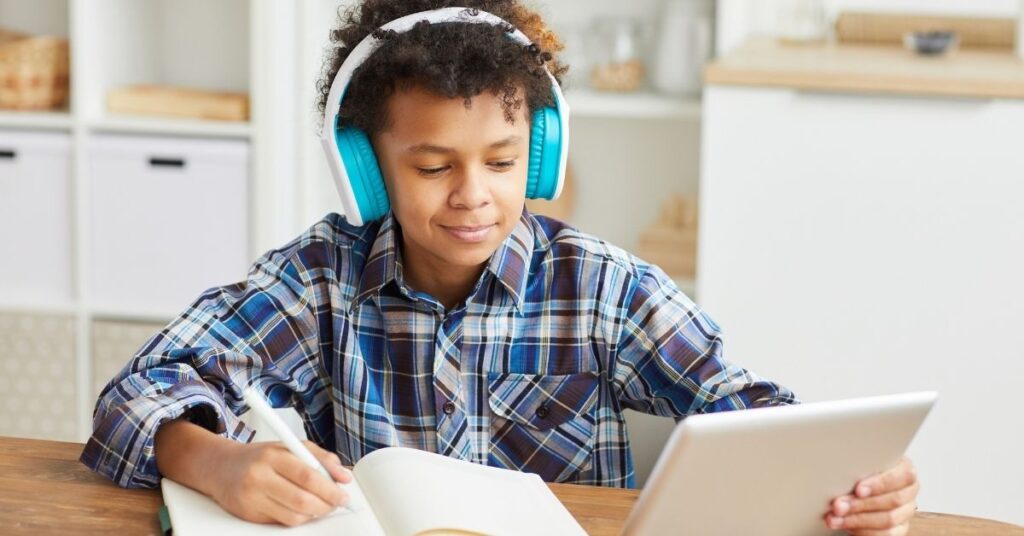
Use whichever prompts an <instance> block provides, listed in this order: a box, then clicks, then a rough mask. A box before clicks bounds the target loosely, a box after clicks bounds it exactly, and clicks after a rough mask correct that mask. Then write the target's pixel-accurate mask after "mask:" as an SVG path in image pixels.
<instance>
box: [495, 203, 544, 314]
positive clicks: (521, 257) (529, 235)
mask: <svg viewBox="0 0 1024 536" xmlns="http://www.w3.org/2000/svg"><path fill="white" fill-rule="evenodd" d="M533 221H534V220H533V216H531V215H530V213H529V212H527V211H526V209H523V213H522V215H521V216H520V217H519V222H518V223H516V226H515V227H513V228H512V233H511V234H509V235H508V238H506V239H505V241H504V242H502V243H501V246H499V247H498V250H497V251H495V252H494V255H492V256H491V261H490V263H488V265H487V270H486V271H487V272H490V273H492V274H494V277H495V278H497V280H498V282H500V283H501V284H502V286H504V287H505V290H506V291H507V292H508V293H509V295H510V296H511V297H512V301H513V302H514V303H515V306H516V309H517V310H518V311H519V312H522V310H523V300H524V299H525V296H526V283H527V278H528V276H529V275H530V258H531V257H532V256H533V249H534V232H533Z"/></svg>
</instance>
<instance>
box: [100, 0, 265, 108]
mask: <svg viewBox="0 0 1024 536" xmlns="http://www.w3.org/2000/svg"><path fill="white" fill-rule="evenodd" d="M90 1H91V2H92V4H93V6H94V8H95V10H96V11H97V16H95V17H92V18H90V19H89V25H90V26H89V28H88V29H87V30H86V31H87V32H88V33H89V34H93V35H95V36H96V37H97V38H96V40H95V41H94V42H91V43H88V46H87V52H86V54H85V60H84V61H85V62H86V63H87V64H88V66H89V67H90V69H91V71H92V72H91V73H90V78H89V79H88V82H87V84H86V85H87V87H86V91H85V99H84V102H83V103H82V104H83V106H84V107H85V114H86V118H87V119H89V120H97V119H103V118H105V117H106V116H107V113H106V97H107V92H108V91H110V90H111V89H114V88H121V87H124V86H129V85H137V84H144V85H156V86H167V87H176V88H191V89H200V90H213V91H232V92H249V91H250V73H249V59H250V58H249V55H250V46H249V22H250V3H249V1H248V0H218V1H216V2H209V1H208V0H149V1H145V2H142V1H139V0H90ZM140 117H149V116H140ZM106 123H107V121H106V120H104V121H102V123H101V124H106ZM115 124H118V123H117V122H115Z"/></svg>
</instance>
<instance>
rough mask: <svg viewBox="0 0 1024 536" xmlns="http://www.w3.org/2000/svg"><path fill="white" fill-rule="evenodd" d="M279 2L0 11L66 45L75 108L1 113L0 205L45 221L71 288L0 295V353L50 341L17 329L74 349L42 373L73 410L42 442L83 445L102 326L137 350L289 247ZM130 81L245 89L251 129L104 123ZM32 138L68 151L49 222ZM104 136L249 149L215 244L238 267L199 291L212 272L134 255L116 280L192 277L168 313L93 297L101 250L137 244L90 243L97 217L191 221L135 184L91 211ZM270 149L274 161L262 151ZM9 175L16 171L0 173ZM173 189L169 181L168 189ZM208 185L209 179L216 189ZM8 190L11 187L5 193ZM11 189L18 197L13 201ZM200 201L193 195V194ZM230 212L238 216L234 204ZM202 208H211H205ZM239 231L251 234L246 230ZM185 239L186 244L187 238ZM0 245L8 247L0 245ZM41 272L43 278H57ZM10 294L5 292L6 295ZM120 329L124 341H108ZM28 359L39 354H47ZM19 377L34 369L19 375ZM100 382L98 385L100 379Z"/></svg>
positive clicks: (2, 428)
mask: <svg viewBox="0 0 1024 536" xmlns="http://www.w3.org/2000/svg"><path fill="white" fill-rule="evenodd" d="M275 4H279V3H278V2H273V0H218V2H214V3H210V2H207V1H205V0H148V1H145V2H142V1H138V0H33V1H32V2H25V1H24V0H0V27H3V28H6V29H13V30H16V31H21V32H25V33H29V34H35V35H59V36H63V37H68V38H69V41H70V51H71V72H72V78H71V100H70V102H69V103H68V105H67V106H66V108H65V109H64V110H57V111H52V112H36V111H32V112H22V111H11V110H0V136H2V139H4V140H5V141H7V142H9V143H10V144H11V145H12V147H13V149H14V150H13V152H14V154H15V155H16V156H15V157H13V158H9V159H6V160H5V161H0V195H4V192H7V194H8V195H12V193H11V192H12V191H13V192H15V193H17V195H20V196H22V197H21V198H19V201H24V202H25V203H26V207H28V208H27V210H28V211H29V213H32V212H37V213H39V214H41V215H42V218H41V221H47V222H52V225H51V227H53V228H54V230H55V232H56V231H59V232H60V233H62V234H63V238H61V239H59V243H61V244H63V249H62V251H63V254H64V255H65V256H66V259H65V260H63V261H59V262H58V263H57V264H60V266H59V267H57V268H59V270H57V272H59V273H62V274H65V275H61V276H59V277H61V278H65V277H66V278H68V279H67V280H66V284H65V283H62V284H60V285H57V287H59V288H61V289H63V288H67V289H68V290H67V291H64V290H61V291H60V292H59V294H60V295H59V296H57V295H53V296H50V295H47V296H45V297H44V296H42V295H41V294H33V293H27V294H25V295H21V293H16V294H11V293H6V295H4V294H5V293H3V292H0V317H2V318H3V319H6V324H5V325H6V326H8V328H7V330H6V331H4V333H3V337H0V348H6V347H5V346H4V345H5V344H8V343H10V344H15V345H16V346H18V347H24V345H25V344H28V343H25V342H18V341H35V340H43V339H40V337H42V338H45V337H46V335H45V333H41V332H39V331H38V330H36V331H33V332H25V333H24V334H23V335H24V336H22V335H19V334H18V333H17V331H16V330H17V329H19V328H18V327H19V326H36V325H44V326H45V325H48V324H46V322H49V321H50V320H54V321H59V322H70V324H69V325H70V326H71V329H70V336H71V340H70V342H68V341H65V342H68V346H67V347H68V348H70V349H71V354H70V355H69V356H68V359H70V360H71V362H72V363H73V366H71V367H67V366H62V367H60V370H58V371H54V372H53V373H52V376H53V378H50V379H48V380H47V381H49V382H50V383H53V382H59V384H61V385H62V386H63V387H62V389H66V390H67V391H68V393H70V394H69V395H68V397H66V398H65V400H67V401H70V405H69V406H67V407H64V408H63V411H65V412H71V414H72V415H73V418H72V421H73V426H72V427H71V428H67V427H58V428H54V427H52V426H49V425H48V426H47V428H46V429H45V430H44V429H42V428H40V429H38V430H36V432H38V433H39V434H42V435H45V436H46V437H50V438H54V439H65V440H76V441H83V440H85V439H86V438H87V437H88V433H89V431H90V430H91V412H92V408H93V405H94V403H95V397H96V394H97V392H96V389H95V388H96V386H97V385H99V384H100V383H99V382H101V381H105V380H106V379H108V378H109V374H110V373H111V371H110V365H109V363H110V359H111V357H110V356H103V357H102V359H101V358H100V357H98V356H97V355H96V349H95V348H94V346H95V344H94V342H95V340H94V339H95V336H94V334H95V333H96V330H97V326H100V325H101V324H102V325H103V326H104V329H106V332H105V333H108V338H109V333H122V332H123V333H128V334H131V335H130V336H129V337H128V338H129V339H131V340H126V341H125V342H124V344H123V345H122V346H121V347H120V348H122V349H123V348H127V347H132V346H134V348H138V347H139V346H140V345H141V344H142V342H144V339H143V340H135V339H138V338H139V334H140V333H142V332H143V331H147V330H148V333H150V334H152V333H153V332H155V331H156V329H157V328H158V327H159V326H161V325H163V324H165V323H166V322H167V321H169V320H170V319H171V318H173V317H174V316H175V315H176V314H177V313H178V312H179V310H180V309H181V308H184V307H185V306H186V305H187V304H188V303H189V302H190V301H191V300H192V299H194V298H195V296H196V295H198V293H199V292H200V291H202V290H203V289H204V288H207V287H209V286H214V285H219V284H225V283H230V282H233V281H237V280H241V279H244V277H245V274H246V270H247V268H248V265H249V263H250V262H251V260H252V259H253V258H255V256H256V255H257V254H258V253H259V252H262V251H263V250H265V249H267V248H269V247H271V245H277V242H278V241H279V240H280V237H281V236H289V235H291V234H292V233H293V232H294V231H295V225H294V222H293V221H292V219H291V215H292V212H291V211H290V210H289V209H287V208H282V207H280V206H279V203H280V200H282V199H283V200H284V201H286V202H287V201H288V200H290V199H291V198H292V197H293V196H288V195H281V193H280V192H281V185H282V184H287V183H288V182H289V181H291V180H292V178H293V175H294V173H293V172H292V171H291V170H288V169H285V168H284V167H282V166H281V165H280V162H281V161H282V160H285V161H294V159H295V155H294V152H290V151H289V149H288V145H287V142H284V143H282V142H281V141H280V140H281V139H282V138H285V139H288V138H290V137H291V134H290V131H289V128H291V123H290V121H291V117H281V116H280V115H279V114H277V113H275V110H276V109H277V108H281V106H280V104H279V103H278V102H276V101H275V100H274V99H276V98H284V99H288V98H290V97H289V94H288V91H289V90H290V88H291V84H290V82H289V80H290V77H291V76H292V74H291V72H290V71H289V69H290V63H288V62H282V61H280V59H279V58H277V59H275V58H274V56H273V54H268V53H267V51H268V50H272V49H273V47H272V44H271V42H272V41H273V42H276V41H278V40H280V39H284V40H285V41H293V40H294V39H295V37H294V29H293V28H292V27H291V26H289V24H288V18H287V17H281V16H280V15H279V13H278V11H279V10H280V6H277V5H275ZM256 67H258V69H257V68H256ZM137 83H148V84H162V85H168V86H180V87H195V88H200V89H210V90H223V91H247V92H249V93H250V99H251V102H250V108H251V110H252V118H251V120H250V121H247V122H224V121H202V120H188V119H177V118H165V117H143V116H124V115H113V114H108V113H107V112H106V105H105V96H106V93H107V91H108V90H110V89H112V88H115V87H119V86H122V85H127V84H137ZM257 86H258V87H257ZM39 136H44V137H49V138H48V139H52V140H63V142H62V143H66V145H67V153H66V157H67V162H68V163H67V166H66V180H64V179H62V180H61V183H62V184H63V186H61V187H59V188H58V189H57V190H55V191H59V192H60V193H61V197H66V199H67V203H68V205H67V206H65V207H62V208H60V209H58V210H55V209H53V208H52V207H51V202H50V201H49V200H48V199H49V198H50V197H51V196H49V195H48V194H44V193H42V192H37V191H36V190H33V188H35V187H34V186H32V185H31V183H34V182H37V180H38V178H39V177H37V176H34V175H32V173H34V172H33V171H31V170H29V171H26V170H27V169H29V168H27V167H26V166H30V165H31V164H32V163H33V162H36V161H42V160H43V158H41V157H39V158H36V157H35V156H34V155H33V153H32V152H31V151H30V150H27V149H26V145H25V143H24V142H23V141H22V140H24V139H28V138H35V137H39ZM112 138H113V139H131V140H135V141H139V142H140V143H142V144H143V145H145V144H147V143H149V142H150V141H151V142H152V143H153V144H154V147H155V146H157V145H160V144H163V145H162V146H165V147H166V146H167V144H183V143H190V144H193V146H194V147H204V146H207V145H209V146H215V145H216V144H223V143H225V142H230V143H232V144H234V146H236V147H240V146H245V147H247V149H246V151H247V156H245V157H244V158H243V159H242V160H241V161H240V162H241V165H243V166H244V169H241V168H240V169H241V173H243V182H244V183H245V186H244V188H243V189H241V190H239V192H238V194H239V195H241V203H240V206H241V207H242V212H243V214H242V215H241V216H240V217H241V218H242V221H241V222H240V224H241V228H240V229H239V230H238V231H237V232H235V234H234V235H233V237H225V239H226V240H229V241H230V242H233V243H240V244H241V246H240V247H241V248H242V249H243V250H244V255H243V256H244V259H242V258H240V259H239V260H237V262H231V263H229V264H230V265H225V264H224V263H223V262H219V263H215V264H218V265H217V266H213V268H215V270H214V271H215V272H216V271H219V272H220V275H219V276H218V278H217V279H209V280H207V279H204V277H203V276H202V275H201V274H204V273H208V272H209V269H210V268H211V266H210V265H209V264H207V265H204V268H203V270H183V271H182V270H179V271H178V273H175V274H170V273H163V274H162V273H161V270H162V268H161V267H162V265H164V264H166V263H162V262H159V261H158V259H153V258H141V257H142V256H144V255H140V257H139V258H137V262H125V263H118V265H117V266H116V267H115V268H113V269H114V270H124V272H123V273H124V274H126V275H128V274H136V275H137V274H140V273H142V274H151V275H152V277H153V279H154V284H155V285H159V280H160V279H161V278H165V279H167V280H172V278H174V279H187V278H189V277H192V278H193V279H194V282H195V285H194V286H195V287H196V288H195V289H194V290H190V291H189V292H187V293H185V292H183V293H182V295H181V296H180V299H179V298H175V299H174V300H172V301H173V303H175V304H176V305H173V306H169V305H165V306H152V307H150V306H138V305H127V304H117V303H115V302H111V301H110V300H107V299H103V297H102V296H98V295H97V294H96V289H97V287H96V280H95V276H96V275H97V274H96V273H95V271H96V270H95V267H96V266H97V262H98V261H99V260H101V259H99V258H98V256H96V255H94V251H95V250H96V246H97V243H98V241H103V242H105V243H110V241H111V240H113V241H115V242H114V243H115V244H116V245H117V246H118V247H120V248H121V249H122V251H123V253H124V256H125V258H127V259H132V258H133V254H132V251H133V250H134V248H135V247H136V246H137V245H141V244H142V243H143V242H144V240H142V241H140V242H138V243H135V244H133V243H127V242H126V243H117V242H116V241H117V240H118V236H116V235H115V236H109V235H103V236H97V234H96V233H97V232H98V227H97V226H96V222H97V218H108V219H109V218H114V217H117V215H118V214H119V213H120V212H121V211H120V210H119V209H118V208H117V207H119V206H124V207H143V208H145V207H147V206H148V207H152V208H153V209H154V210H153V211H152V212H153V213H156V212H158V211H159V210H160V209H165V210H168V211H170V213H180V214H181V218H182V219H181V221H188V220H189V219H190V218H189V208H190V206H192V205H193V204H194V203H193V202H192V201H189V192H188V191H185V190H179V191H180V192H181V197H182V199H183V200H184V201H182V202H180V203H179V204H178V205H177V206H172V207H168V206H166V205H161V203H162V202H164V203H166V202H167V199H166V195H159V196H156V195H147V194H145V192H146V191H147V190H146V188H148V187H149V186H148V184H142V185H141V189H140V190H139V191H137V192H135V193H134V194H129V193H128V192H124V191H117V193H116V194H114V195H116V196H119V198H117V199H113V198H111V197H109V196H105V197H104V198H103V199H104V200H105V201H113V203H110V202H107V203H106V206H107V208H105V209H103V210H97V203H96V199H93V197H94V192H96V190H97V188H99V187H100V186H101V184H102V183H103V182H104V181H108V180H109V178H110V176H109V174H108V173H102V172H101V173H98V172H97V169H96V165H97V164H96V160H97V159H96V153H95V151H93V150H92V148H93V147H94V146H95V144H96V143H97V142H99V141H101V140H104V139H112ZM268 147H274V148H275V149H274V150H273V151H271V150H268ZM197 150H198V149H197ZM145 152H146V151H145V150H142V151H141V152H140V155H139V156H140V157H141V156H144V154H143V153H145ZM271 153H273V154H271ZM154 156H156V155H154ZM170 156H173V155H170ZM140 164H141V163H140ZM192 164H193V162H191V161H190V162H187V163H186V164H185V166H184V167H185V168H186V169H187V168H190V167H195V166H192ZM15 166H17V167H15ZM5 167H6V169H5ZM141 168H142V166H141V165H140V166H139V169H141ZM10 170H15V172H11V173H5V171H10ZM156 176H157V175H154V177H156ZM182 176H184V175H182ZM147 178H150V177H147ZM174 178H175V177H166V179H165V180H173V179H174ZM211 180H212V181H216V180H218V179H217V177H212V178H211ZM8 181H10V182H8ZM14 181H18V182H14ZM5 182H8V184H7V185H5V184H4V183H5ZM12 185H13V186H12ZM5 186H7V187H8V189H7V190H5V189H4V187H5ZM12 187H17V188H18V190H11V189H10V188H12ZM140 192H141V193H140ZM196 195H202V194H201V193H199V192H196ZM206 195H208V196H209V195H220V196H223V195H225V194H209V193H207V194H206ZM120 196H123V198H120ZM196 199H199V198H198V197H197V198H196ZM232 201H233V202H235V203H236V204H238V200H232ZM212 203H214V204H216V203H218V201H216V199H214V200H212ZM111 207H113V208H111ZM197 216H198V215H193V216H192V217H191V219H192V220H195V221H196V222H197V224H198V225H200V226H201V225H203V224H204V222H203V221H202V219H201V218H199V217H197ZM209 216H211V214H204V215H203V216H202V217H203V218H207V219H208V217H209ZM11 217H14V216H11ZM142 217H143V218H145V217H146V216H145V215H143V216H142ZM136 221H140V220H136ZM161 221H165V222H166V224H167V225H169V226H180V225H181V221H173V218H168V219H166V220H161ZM245 221H249V222H252V224H251V225H248V226H247V227H246V224H245ZM0 223H2V225H4V226H7V227H8V228H9V229H15V228H17V227H16V226H24V225H25V223H24V222H23V221H10V222H9V221H5V220H4V214H0ZM121 225H122V228H124V229H130V228H131V227H133V226H134V225H132V222H128V221H126V222H122V224H121ZM158 225H159V224H158ZM38 232H39V230H38V229H36V228H33V235H34V236H33V238H32V240H34V241H36V243H38V244H46V243H47V240H46V238H45V237H41V236H39V237H37V236H35V234H36V233H38ZM193 234H194V233H193ZM5 236H7V237H9V236H12V235H4V234H3V233H0V241H3V239H4V237H5ZM194 238H195V236H191V237H188V239H189V240H194ZM24 243H26V242H25V241H21V240H18V241H16V244H17V245H18V247H19V249H17V250H13V251H12V250H11V249H7V248H5V253H7V254H11V255H13V256H15V257H16V258H17V259H18V260H19V261H22V262H26V263H31V262H32V261H33V259H35V258H36V254H37V252H35V251H32V250H31V246H28V247H29V248H30V249H29V250H27V251H26V250H20V248H21V245H22V244H24ZM28 243H32V242H31V241H29V242H28ZM51 243H52V241H51ZM5 245H9V244H0V246H5ZM163 247H164V248H166V250H167V251H168V255H169V257H168V258H169V259H174V258H177V257H183V256H184V255H185V254H186V253H185V252H188V251H189V244H188V243H185V241H182V243H180V244H170V243H168V244H164V245H163ZM191 253H192V255H193V256H194V255H202V252H191ZM47 264H52V263H47ZM200 265H202V264H200ZM39 268H41V269H43V270H48V269H50V268H54V267H53V266H40V267H39ZM55 273H56V272H55ZM224 274H231V275H229V276H227V275H224ZM110 275H113V276H114V278H115V279H117V278H118V277H119V274H117V273H114V274H110ZM225 277H226V278H227V280H225ZM17 283H18V281H13V284H17ZM186 294H187V295H186ZM61 325H62V326H63V325H64V324H61ZM117 325H121V326H123V327H124V329H123V330H120V331H119V330H118V329H115V328H116V326H117ZM111 326H114V327H111ZM133 326H146V329H144V330H142V331H140V330H138V329H135V330H133V329H131V328H132V327H133ZM26 329H28V328H27V327H26ZM19 337H20V338H19ZM32 344H34V343H32ZM19 345H20V346H19ZM33 347H34V346H33ZM38 347H39V348H48V346H45V345H43V346H38ZM62 348H64V347H63V346H62ZM127 352H130V350H129V351H127ZM10 355H11V356H12V357H9V355H7V354H5V353H4V352H2V351H0V356H2V357H4V358H7V359H14V357H13V355H14V354H10ZM129 357H130V353H125V355H122V356H120V360H121V361H122V362H124V361H127V359H128V358H129ZM17 359H18V360H19V361H26V360H27V361H29V362H31V361H32V360H35V359H37V360H39V362H40V363H42V362H43V360H45V359H49V356H47V355H44V354H43V353H39V354H38V355H36V354H32V353H31V352H29V353H25V352H22V353H18V354H17ZM104 359H106V361H105V362H106V363H107V365H105V366H104V367H100V368H99V369H98V368H97V363H98V362H100V361H103V360H104ZM22 365H24V366H32V367H35V365H30V364H28V363H22ZM12 366H13V365H12ZM47 370H49V369H47V368H46V367H43V368H42V369H41V372H40V371H37V374H44V373H46V371H47ZM102 375H106V376H107V377H106V378H100V377H99V376H102ZM33 394H35V393H34V392H32V390H31V389H30V390H29V391H28V392H26V393H22V396H24V397H27V398H28V399H31V396H32V395H33ZM26 404H29V402H26ZM8 411H12V412H13V411H15V410H14V409H10V408H9V407H8V406H6V405H5V406H4V407H0V434H4V433H15V432H17V433H20V434H24V433H26V430H23V429H21V428H19V429H18V430H13V429H8V425H9V424H11V423H16V422H21V421H18V420H17V419H15V418H14V416H12V415H8V414H7V412H8ZM28 433H31V430H29V431H28Z"/></svg>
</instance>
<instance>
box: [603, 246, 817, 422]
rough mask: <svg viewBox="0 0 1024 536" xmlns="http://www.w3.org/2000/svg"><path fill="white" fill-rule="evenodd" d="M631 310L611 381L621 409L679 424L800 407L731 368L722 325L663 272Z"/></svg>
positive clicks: (643, 287)
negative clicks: (719, 414)
mask: <svg viewBox="0 0 1024 536" xmlns="http://www.w3.org/2000/svg"><path fill="white" fill-rule="evenodd" d="M626 304H627V305H626V308H625V319H624V321H623V324H622V331H621V333H620V335H619V339H618V345H617V351H616V360H615V371H614V375H613V381H612V385H613V389H614V390H616V391H617V393H616V394H617V396H618V398H619V401H620V403H621V404H622V405H623V406H624V407H627V408H630V409H634V410H637V411H641V412H644V413H650V414H654V415H662V416H666V417H675V418H677V419H678V418H682V417H685V416H687V415H692V414H697V413H710V412H716V411H729V410H736V409H744V408H753V407H761V406H775V405H783V404H796V403H799V401H798V400H797V398H796V396H795V395H794V394H793V393H792V392H791V391H790V390H789V389H787V388H785V387H783V386H781V385H779V384H777V383H774V382H771V381H768V380H766V379H764V378H761V377H759V376H757V375H756V374H754V373H753V372H751V371H748V370H746V369H744V368H742V367H740V366H737V365H735V364H733V363H730V362H729V361H727V360H726V359H725V358H724V357H723V355H722V350H723V346H722V333H721V330H720V329H719V327H718V325H717V324H715V322H714V321H713V320H712V319H711V318H710V317H709V316H708V315H707V314H706V313H705V312H704V311H703V310H702V309H701V308H700V307H698V306H697V305H696V304H695V303H694V302H693V301H692V300H690V298H688V297H687V296H686V295H685V294H684V293H683V292H682V291H681V290H679V288H678V286H677V285H676V284H675V283H674V282H673V281H672V279H671V278H669V277H668V276H667V275H665V273H664V272H663V271H661V270H660V269H659V268H658V267H656V266H651V267H649V268H648V269H647V270H646V271H645V272H644V273H643V274H642V275H641V276H640V277H639V278H638V280H637V281H636V283H635V286H634V288H633V289H632V290H631V294H630V296H629V298H628V299H627V301H626Z"/></svg>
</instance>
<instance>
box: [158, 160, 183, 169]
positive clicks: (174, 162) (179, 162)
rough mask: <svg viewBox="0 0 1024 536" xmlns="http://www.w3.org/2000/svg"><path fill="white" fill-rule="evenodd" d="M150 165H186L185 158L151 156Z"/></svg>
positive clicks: (174, 166)
mask: <svg viewBox="0 0 1024 536" xmlns="http://www.w3.org/2000/svg"><path fill="white" fill-rule="evenodd" d="M149 165H150V166H153V167H173V168H183V167H185V160H184V159H181V158H150V159H149Z"/></svg>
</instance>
